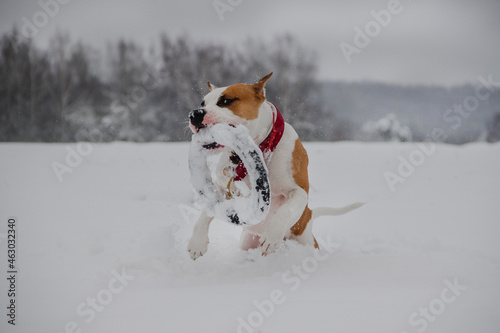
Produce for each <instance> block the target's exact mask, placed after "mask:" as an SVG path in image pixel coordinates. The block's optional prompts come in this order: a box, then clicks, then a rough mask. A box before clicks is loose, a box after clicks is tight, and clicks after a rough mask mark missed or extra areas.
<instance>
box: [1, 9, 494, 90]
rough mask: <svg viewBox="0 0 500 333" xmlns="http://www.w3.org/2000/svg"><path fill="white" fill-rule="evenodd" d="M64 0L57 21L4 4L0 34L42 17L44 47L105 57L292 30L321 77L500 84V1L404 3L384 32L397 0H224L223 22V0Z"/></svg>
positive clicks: (36, 37) (41, 42) (39, 38)
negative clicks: (110, 50)
mask: <svg viewBox="0 0 500 333" xmlns="http://www.w3.org/2000/svg"><path fill="white" fill-rule="evenodd" d="M53 1H56V0H41V2H42V3H50V2H53ZM59 1H61V2H68V3H67V4H64V5H60V8H59V12H58V13H57V14H55V15H54V16H53V17H50V16H48V15H45V14H41V13H40V12H41V11H42V10H43V9H42V6H41V5H40V4H39V1H36V0H35V1H24V0H0V32H1V33H5V32H8V31H10V30H12V27H13V25H14V24H16V25H17V27H18V28H19V29H22V28H23V27H24V26H25V25H26V23H25V22H26V20H29V21H30V22H31V23H33V24H34V23H36V22H34V19H35V20H36V19H38V20H39V21H38V23H39V25H40V28H37V29H38V30H39V31H38V32H37V33H36V34H35V35H34V37H33V38H34V40H35V42H36V43H37V44H38V45H40V46H44V47H45V46H46V45H47V41H48V39H49V38H50V36H51V35H53V33H54V30H55V29H56V28H60V29H62V30H67V31H68V32H69V33H70V34H71V35H72V36H73V37H75V38H80V39H82V40H83V41H84V42H85V43H87V44H90V45H93V46H95V47H96V48H99V49H101V50H104V46H105V44H106V42H107V41H114V40H116V39H117V38H119V37H125V38H128V39H132V40H135V41H137V42H139V43H142V44H143V45H145V46H146V45H149V44H151V43H152V42H154V41H156V40H157V39H158V36H159V33H160V32H162V31H165V32H167V33H169V34H172V35H179V34H181V33H187V34H189V35H190V36H192V37H193V38H194V39H200V40H208V41H215V42H223V43H228V44H231V45H233V44H234V43H238V42H240V41H242V40H244V39H245V37H247V36H252V37H257V38H263V39H266V40H267V39H270V38H271V37H272V36H275V35H277V34H281V33H285V32H289V33H291V34H293V35H295V36H296V37H297V38H298V39H299V41H300V42H301V44H303V45H304V46H306V47H308V48H311V49H312V50H315V51H316V52H317V54H318V61H319V63H318V69H319V71H318V76H319V78H321V79H327V80H347V81H360V80H370V81H382V82H391V83H403V84H439V85H457V84H462V83H466V82H472V83H474V82H477V81H476V78H477V77H478V76H479V75H483V76H484V75H488V74H492V75H493V78H494V79H495V80H496V81H500V0H470V1H465V0H443V1H439V0H401V1H400V2H399V5H398V6H395V7H394V8H396V9H397V10H394V11H395V12H396V11H397V12H398V13H397V14H392V15H391V16H392V17H391V21H390V23H388V24H386V26H385V27H384V26H380V25H379V24H377V23H374V22H372V21H374V17H373V16H372V15H371V12H372V11H375V12H379V11H381V10H387V8H388V3H389V2H390V1H388V0H387V1H378V0H366V1H356V0H352V1H347V0H342V1H340V0H310V1H298V0H289V1H285V0H281V1H270V0H217V1H218V3H224V4H229V6H231V8H230V9H231V10H230V11H229V10H228V11H226V12H224V13H223V14H222V17H223V19H224V20H221V19H220V17H221V16H220V15H219V14H220V13H218V12H217V10H216V9H215V6H214V0H206V1H204V0H203V1H202V0H178V1H177V0H176V1H172V0H171V1H169V0H141V1H132V0H85V1H83V0H80V1H77V0H59ZM392 1H396V0H392ZM396 2H397V1H396ZM231 3H233V4H236V5H231ZM238 3H240V4H238ZM49 8H51V7H49ZM44 15H45V17H46V18H47V17H48V19H47V20H46V22H44ZM34 17H35V18H34ZM23 18H25V19H26V20H23ZM367 25H368V27H371V28H372V29H377V26H378V27H380V29H379V30H380V31H378V32H377V31H376V30H373V31H374V32H373V33H372V34H373V35H374V36H373V37H372V38H371V41H370V43H369V44H368V45H367V46H365V47H359V48H358V50H357V52H358V53H353V54H352V55H351V62H350V63H348V61H347V60H346V57H345V56H344V54H343V52H342V51H341V48H340V46H339V45H340V44H341V43H342V42H344V43H345V44H344V45H347V44H350V45H352V46H356V45H355V43H354V37H355V30H354V29H355V28H356V27H359V28H360V29H361V30H365V27H366V26H367ZM25 29H27V31H29V29H28V28H25ZM259 74H262V73H250V74H249V77H251V78H253V77H254V76H256V75H259Z"/></svg>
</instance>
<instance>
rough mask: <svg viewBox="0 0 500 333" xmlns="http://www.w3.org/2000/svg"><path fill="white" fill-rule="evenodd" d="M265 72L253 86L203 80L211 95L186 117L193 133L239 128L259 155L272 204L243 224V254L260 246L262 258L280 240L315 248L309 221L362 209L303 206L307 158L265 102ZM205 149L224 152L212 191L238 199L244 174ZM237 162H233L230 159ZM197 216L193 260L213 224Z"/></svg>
mask: <svg viewBox="0 0 500 333" xmlns="http://www.w3.org/2000/svg"><path fill="white" fill-rule="evenodd" d="M272 74H273V73H270V74H268V75H266V76H264V77H263V78H261V79H260V80H259V81H258V82H256V83H254V84H244V83H239V84H234V85H231V86H227V87H222V88H219V87H217V86H215V85H213V84H211V83H210V82H208V83H207V84H208V88H209V89H210V92H209V93H208V94H207V95H206V96H205V97H204V98H203V100H202V102H201V108H199V109H196V110H193V111H191V112H190V114H189V127H190V129H191V131H192V132H193V133H197V132H198V131H200V130H201V129H202V128H204V127H207V126H210V125H213V124H217V123H226V124H229V125H233V126H237V125H243V126H246V128H247V129H248V133H249V134H250V136H251V137H252V138H253V140H254V141H255V143H256V144H257V145H258V146H259V148H260V149H261V150H262V151H263V156H264V159H265V163H266V165H267V168H268V179H269V184H270V187H271V202H270V208H269V212H268V214H267V216H266V218H265V219H264V220H263V221H262V222H260V223H258V224H256V225H251V226H243V231H242V235H241V241H240V247H241V249H242V250H249V249H255V248H259V247H260V248H261V251H262V254H263V255H267V254H270V253H273V252H275V251H276V250H277V249H278V248H279V247H280V245H281V243H282V242H283V241H284V240H288V239H292V240H295V241H297V242H298V243H300V244H303V245H310V246H314V247H315V248H319V246H318V242H317V241H316V239H315V238H314V236H313V234H312V220H314V219H315V218H317V217H319V216H323V215H329V216H333V215H341V214H345V213H347V212H349V211H351V210H353V209H356V208H358V207H360V206H361V205H362V203H354V204H351V205H348V206H345V207H341V208H333V207H321V208H316V209H314V210H311V209H310V208H309V207H308V194H309V178H308V172H307V168H308V163H309V160H308V156H307V152H306V150H305V148H304V146H303V145H302V143H301V141H300V139H299V137H298V135H297V133H296V132H295V130H294V129H293V127H292V126H291V125H290V124H288V123H286V122H285V121H284V120H283V117H282V115H281V113H280V112H279V110H278V109H277V108H276V107H275V106H274V105H273V104H272V103H271V102H268V101H267V100H266V93H265V85H266V82H267V81H268V80H269V79H270V78H271V76H272ZM206 149H216V150H223V151H222V152H221V154H223V155H222V157H220V159H219V164H218V165H217V168H216V170H217V171H216V172H217V182H216V185H217V187H219V188H220V191H222V192H225V193H226V197H227V198H228V199H229V198H230V197H231V196H233V195H241V192H242V190H241V189H242V188H243V187H242V184H245V183H246V184H248V175H247V174H246V172H245V171H246V170H245V168H244V166H242V165H241V163H238V159H237V157H235V156H234V154H232V153H231V151H230V149H227V148H224V147H220V146H218V145H212V146H207V147H206ZM235 159H236V161H235ZM212 219H213V218H212V217H210V216H209V215H208V214H207V213H206V212H204V211H203V212H202V213H201V215H200V217H199V219H198V221H197V222H196V224H195V226H194V228H193V234H192V236H191V239H190V241H189V243H188V252H189V255H190V257H191V258H192V259H193V260H196V259H197V258H199V257H200V256H202V255H204V254H205V253H206V252H207V249H208V243H209V239H208V231H209V226H210V222H211V221H212Z"/></svg>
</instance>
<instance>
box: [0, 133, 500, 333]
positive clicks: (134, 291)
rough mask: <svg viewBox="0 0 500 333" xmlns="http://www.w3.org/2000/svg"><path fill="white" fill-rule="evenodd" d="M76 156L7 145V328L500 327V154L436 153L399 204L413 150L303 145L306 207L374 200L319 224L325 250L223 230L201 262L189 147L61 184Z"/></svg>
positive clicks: (170, 147) (3, 164)
mask: <svg viewBox="0 0 500 333" xmlns="http://www.w3.org/2000/svg"><path fill="white" fill-rule="evenodd" d="M66 146H69V147H71V148H72V149H73V151H78V150H77V148H78V147H77V145H74V144H72V145H66V144H1V145H0V158H1V159H0V188H1V191H0V221H1V223H0V237H1V236H2V234H3V236H5V233H6V230H7V229H6V224H7V223H6V221H7V218H8V217H10V216H14V217H16V219H17V221H18V230H17V232H18V238H17V241H18V243H17V250H18V264H19V274H18V280H17V290H18V294H17V319H16V327H15V328H13V327H12V326H11V325H8V324H7V317H6V304H7V292H6V290H7V287H8V286H7V280H6V279H5V278H2V279H0V281H1V282H0V304H2V306H1V308H2V309H3V310H1V312H2V313H1V318H2V319H1V320H0V331H1V332H54V333H56V332H58V333H59V332H80V331H81V332H85V333H93V332H120V333H122V332H123V333H125V332H134V333H136V332H247V331H249V330H248V328H249V327H250V326H248V325H250V324H249V320H250V322H251V323H252V324H253V325H254V326H256V330H255V331H258V332H362V333H366V332H370V333H376V332H381V333H382V332H383V333H386V332H395V333H401V332H407V333H413V332H419V331H420V332H424V331H425V332H453V333H457V332H464V333H465V332H467V333H468V332H497V331H498V330H499V328H500V317H499V316H498V310H499V308H500V288H499V286H498V283H499V281H500V266H499V264H500V257H499V254H500V251H499V250H500V242H499V241H498V236H499V231H500V226H499V225H500V223H499V222H500V220H499V216H500V205H499V204H498V203H499V201H498V200H499V198H500V177H499V171H498V170H500V145H499V144H490V145H489V144H484V143H477V144H469V145H465V146H449V145H438V146H437V148H436V151H435V152H434V154H432V155H431V156H427V157H426V160H425V161H424V163H423V164H422V165H420V166H418V167H416V168H415V172H414V173H413V174H412V175H411V176H409V177H407V178H405V181H404V183H399V184H397V185H396V187H395V191H394V192H392V191H391V190H390V189H389V186H388V184H387V183H386V180H385V178H384V176H383V175H384V173H385V172H387V171H390V172H394V173H396V172H397V169H398V164H399V163H400V159H399V158H398V156H403V157H405V158H408V156H409V155H410V154H411V152H412V151H414V150H415V149H416V147H415V145H414V144H411V143H377V144H366V143H356V142H346V143H306V144H305V147H306V149H307V150H308V153H309V155H310V182H311V193H310V206H311V207H318V206H325V205H332V206H342V205H345V204H348V203H351V202H355V201H364V202H366V203H367V204H366V205H365V206H363V207H362V208H360V209H358V210H356V211H353V212H351V213H349V214H347V215H344V216H340V217H321V218H318V219H317V220H316V221H315V224H314V229H313V232H314V234H315V236H316V238H317V239H318V241H320V243H321V244H323V247H322V250H321V251H319V252H317V251H315V250H314V249H311V248H306V247H303V246H300V245H298V244H296V243H293V242H287V243H286V245H285V246H284V247H283V248H281V249H280V250H279V251H278V252H277V253H275V254H271V255H269V256H267V257H262V256H260V254H259V253H258V251H253V252H248V253H246V252H242V251H240V250H238V243H239V239H238V236H239V233H240V231H241V227H238V226H233V225H230V224H228V223H224V222H222V221H215V222H214V223H212V228H211V230H210V241H211V242H210V245H209V249H208V252H207V254H205V255H204V256H203V257H201V258H199V259H198V260H196V261H192V260H191V259H190V258H189V255H188V253H187V251H186V245H187V240H188V238H189V236H190V235H191V229H192V226H193V224H194V222H195V220H196V218H197V215H198V214H199V212H198V211H197V210H195V209H194V208H193V205H192V199H193V195H192V187H191V184H190V179H189V168H188V151H189V144H188V143H176V144H174V143H170V144H159V143H158V144H133V143H112V144H93V145H92V151H91V153H88V154H87V155H86V156H82V160H81V163H72V164H73V165H75V166H74V167H71V169H72V172H71V173H65V174H63V175H62V179H63V181H62V182H59V181H58V179H57V177H56V175H55V174H54V171H53V170H52V163H53V162H54V161H58V162H60V163H62V164H66V161H65V159H66V157H67V154H68V151H69V150H67V149H66ZM81 151H83V150H81ZM87 152H88V151H87ZM70 162H71V160H70ZM73 162H75V161H73ZM0 241H2V244H1V245H0V246H1V251H0V260H1V262H2V265H1V266H2V271H3V272H2V274H6V268H5V267H6V260H7V258H6V244H5V238H0ZM117 275H118V276H120V275H121V278H122V280H123V281H124V282H120V280H118V279H117V278H116V276H117ZM450 286H451V287H450ZM464 288H465V289H464ZM93 302H95V304H94V306H95V307H93V305H92V304H93ZM78 310H79V313H77V311H78ZM426 311H427V312H426ZM425 316H427V317H425ZM426 318H428V319H426ZM243 322H244V323H243Z"/></svg>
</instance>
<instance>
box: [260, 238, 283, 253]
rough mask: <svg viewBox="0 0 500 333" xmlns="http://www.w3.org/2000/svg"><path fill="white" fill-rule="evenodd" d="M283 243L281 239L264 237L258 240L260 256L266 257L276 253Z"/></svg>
mask: <svg viewBox="0 0 500 333" xmlns="http://www.w3.org/2000/svg"><path fill="white" fill-rule="evenodd" d="M282 242H283V238H282V237H266V238H263V237H261V238H260V247H261V250H262V255H263V256H267V255H268V254H271V253H274V252H276V250H278V249H279V247H280V246H281V244H282Z"/></svg>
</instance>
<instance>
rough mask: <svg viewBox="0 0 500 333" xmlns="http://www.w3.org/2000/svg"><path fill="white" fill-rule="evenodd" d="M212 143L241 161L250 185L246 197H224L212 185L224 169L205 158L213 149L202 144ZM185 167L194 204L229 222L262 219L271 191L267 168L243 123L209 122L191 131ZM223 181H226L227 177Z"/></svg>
mask: <svg viewBox="0 0 500 333" xmlns="http://www.w3.org/2000/svg"><path fill="white" fill-rule="evenodd" d="M214 143H216V144H217V145H221V146H224V149H225V150H228V149H229V150H232V151H234V152H235V153H236V155H238V157H239V158H240V159H241V161H242V162H243V165H244V166H245V168H246V170H247V173H248V178H249V179H250V188H251V189H252V191H251V195H250V196H249V197H245V196H238V197H234V198H231V199H230V200H225V198H224V194H223V193H220V192H219V191H218V189H217V187H216V186H215V185H214V182H216V178H218V177H221V174H223V173H224V172H223V171H222V170H218V168H217V166H218V163H210V161H208V158H209V157H210V155H213V154H214V152H213V151H212V150H210V149H205V148H204V146H205V145H210V144H214ZM218 155H219V158H228V156H227V155H226V154H222V153H219V154H218ZM221 155H222V156H221ZM228 160H229V158H228ZM227 162H228V161H225V163H224V164H227ZM213 164H215V165H213ZM189 170H190V172H191V183H192V184H193V187H194V188H195V192H196V194H198V196H197V200H196V203H197V207H200V208H201V209H204V210H205V211H206V212H207V213H208V214H209V216H216V217H218V218H220V219H222V220H224V221H226V220H227V221H228V222H229V223H235V224H247V225H255V224H258V223H259V222H261V221H263V220H264V219H265V217H266V215H267V213H268V211H269V204H270V195H271V193H270V192H271V189H270V186H269V180H268V177H267V174H268V170H267V166H266V164H265V162H264V156H263V155H262V151H261V150H260V149H259V147H258V146H257V144H256V143H255V142H254V141H253V139H252V138H251V137H250V135H249V133H248V130H247V128H246V127H245V126H243V125H238V126H235V127H233V126H231V125H228V124H222V123H221V124H215V125H211V126H209V127H207V128H204V129H202V130H200V131H199V132H198V133H196V134H194V135H193V137H192V140H191V146H190V149H189ZM233 173H234V172H233ZM214 178H215V180H214ZM227 178H228V179H231V178H229V177H227ZM224 183H225V184H227V183H228V181H225V182H224Z"/></svg>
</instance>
